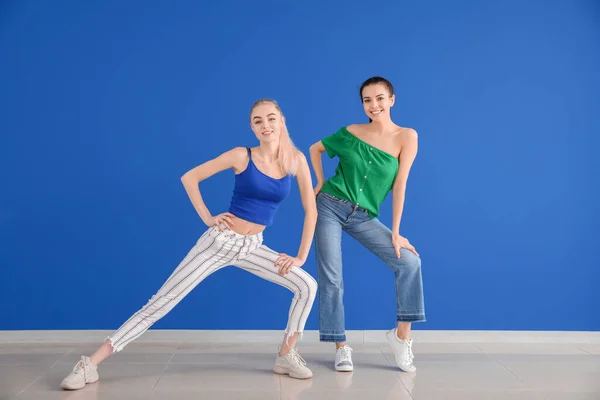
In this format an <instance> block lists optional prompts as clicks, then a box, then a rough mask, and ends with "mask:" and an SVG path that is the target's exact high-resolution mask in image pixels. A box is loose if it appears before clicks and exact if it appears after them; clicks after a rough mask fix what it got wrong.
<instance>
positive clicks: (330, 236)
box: [310, 77, 425, 372]
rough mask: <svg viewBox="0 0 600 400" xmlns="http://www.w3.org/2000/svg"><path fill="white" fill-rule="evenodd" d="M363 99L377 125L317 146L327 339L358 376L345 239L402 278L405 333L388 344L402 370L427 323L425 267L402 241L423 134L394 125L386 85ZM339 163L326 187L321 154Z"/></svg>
mask: <svg viewBox="0 0 600 400" xmlns="http://www.w3.org/2000/svg"><path fill="white" fill-rule="evenodd" d="M360 97H361V100H362V103H363V107H364V110H365V113H366V114H367V116H368V117H369V120H370V123H368V124H356V125H350V126H348V127H344V128H341V129H340V130H339V131H338V132H336V133H335V134H333V135H331V136H328V137H326V138H324V139H323V140H321V141H320V142H317V143H315V144H313V145H312V146H311V148H310V158H311V161H312V165H313V168H314V170H315V174H316V176H317V186H316V187H315V194H317V209H318V214H319V215H318V218H317V227H316V231H315V244H316V246H315V248H316V253H317V271H318V282H319V333H320V340H321V341H323V342H335V343H336V357H335V369H336V370H337V371H352V370H353V369H354V365H353V363H352V356H351V352H352V348H350V347H349V346H348V345H347V344H346V335H345V330H344V304H343V292H344V282H343V279H342V249H341V241H342V231H345V232H347V233H348V234H350V235H351V236H352V237H354V238H355V239H356V240H358V241H359V242H360V243H362V244H363V245H364V246H365V247H366V248H367V249H369V250H370V251H372V252H373V253H374V254H375V255H377V256H378V257H379V258H380V259H381V260H383V262H384V263H386V264H387V265H389V266H390V267H391V268H392V270H393V271H394V274H395V276H396V308H397V315H396V320H397V323H398V326H397V327H396V328H394V329H392V330H391V331H389V332H388V333H387V338H388V341H389V342H390V344H391V345H392V349H393V350H394V355H395V357H396V363H397V364H398V367H399V368H400V369H402V370H403V371H406V372H413V371H415V370H416V368H415V366H414V364H413V358H414V356H413V353H412V339H411V338H410V328H411V323H412V322H423V321H425V311H424V301H423V283H422V278H421V259H420V258H419V255H418V253H417V252H416V250H415V248H414V247H413V246H412V245H411V244H410V243H409V242H408V240H407V239H406V238H404V237H402V236H401V235H400V219H401V217H402V210H403V207H404V195H405V191H406V181H407V179H408V174H409V172H410V168H411V166H412V163H413V161H414V159H415V156H416V154H417V133H416V132H415V131H414V130H413V129H409V128H402V127H400V126H398V125H396V124H394V122H392V119H391V117H390V109H391V107H392V106H393V105H394V100H395V97H394V89H393V86H392V84H391V83H390V82H389V81H387V80H386V79H384V78H381V77H374V78H370V79H368V80H367V81H365V82H364V83H363V85H362V86H361V88H360ZM323 152H327V155H329V157H331V158H333V157H334V156H337V157H338V158H339V164H338V166H337V169H336V171H335V175H334V176H333V177H331V178H330V179H328V180H327V181H325V178H324V176H323V166H322V163H321V154H322V153H323ZM390 191H391V192H392V196H393V211H392V229H391V230H390V229H388V228H387V227H386V226H385V225H383V224H382V223H381V222H380V221H379V220H378V219H377V216H378V215H379V207H380V205H381V203H382V202H383V200H384V199H385V198H386V197H387V195H388V193H389V192H390Z"/></svg>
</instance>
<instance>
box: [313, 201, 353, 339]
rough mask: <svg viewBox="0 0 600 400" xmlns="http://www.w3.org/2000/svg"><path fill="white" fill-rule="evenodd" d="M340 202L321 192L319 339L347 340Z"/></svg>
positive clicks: (317, 247)
mask: <svg viewBox="0 0 600 400" xmlns="http://www.w3.org/2000/svg"><path fill="white" fill-rule="evenodd" d="M340 207H341V205H340V204H338V203H336V202H335V201H334V200H332V199H330V198H329V197H327V196H324V195H321V194H320V195H319V196H318V198H317V209H318V213H319V216H318V218H317V225H316V228H315V251H316V255H317V278H318V282H319V338H320V340H321V341H322V342H335V343H337V346H336V347H341V346H343V345H344V344H345V343H346V334H345V328H344V301H343V298H344V280H343V275H342V221H341V217H342V215H341V212H340V210H339V208H340Z"/></svg>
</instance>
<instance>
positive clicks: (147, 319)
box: [61, 231, 231, 389]
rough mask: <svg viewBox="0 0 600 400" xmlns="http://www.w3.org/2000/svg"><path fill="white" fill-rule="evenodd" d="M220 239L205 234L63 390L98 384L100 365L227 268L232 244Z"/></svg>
mask: <svg viewBox="0 0 600 400" xmlns="http://www.w3.org/2000/svg"><path fill="white" fill-rule="evenodd" d="M221 236H222V235H220V234H218V233H216V232H214V231H207V233H205V234H204V235H202V237H201V238H200V239H199V240H198V242H197V243H196V245H195V246H194V247H193V248H192V249H191V250H190V252H189V253H188V254H187V256H186V257H185V258H184V259H183V261H182V262H181V263H180V264H179V266H178V267H177V268H176V269H175V271H174V272H173V273H172V274H171V276H170V277H169V278H168V279H167V281H166V282H165V283H164V284H163V286H162V287H161V288H160V290H159V291H158V292H157V293H156V294H155V295H154V296H152V298H151V299H150V300H149V301H148V303H147V304H146V305H145V306H144V307H143V308H142V309H141V310H139V311H138V312H136V313H135V314H134V315H133V316H132V317H131V318H129V320H127V321H126V322H125V323H124V324H123V325H122V326H121V327H120V328H119V329H118V330H117V331H116V332H114V333H113V334H112V335H111V336H109V337H108V338H107V341H106V342H105V343H104V344H103V345H102V346H101V347H100V348H99V349H98V350H97V351H96V352H95V353H94V354H93V355H92V357H90V358H88V357H85V356H83V357H82V358H81V361H79V362H78V363H77V365H76V366H75V368H74V369H73V372H72V373H71V374H70V375H69V376H67V377H66V378H65V379H64V380H63V382H62V383H61V387H62V388H63V389H81V388H82V387H84V386H85V384H86V383H92V382H95V381H97V380H98V373H97V371H96V368H97V366H98V364H100V363H101V362H102V361H104V360H105V359H106V358H107V357H108V356H110V355H111V354H113V353H115V352H118V351H121V350H122V349H123V347H125V346H126V345H127V344H129V343H131V342H132V341H133V340H135V339H136V338H138V337H139V336H141V335H142V334H143V333H144V332H145V331H147V330H148V328H150V326H152V325H153V324H154V323H155V322H156V321H158V320H159V319H160V318H162V317H163V316H165V315H166V314H167V313H168V312H169V311H170V310H171V309H173V308H174V307H175V306H176V305H177V304H178V303H179V302H180V301H181V300H182V299H183V298H184V297H185V296H186V295H187V294H188V293H189V292H190V291H192V290H193V289H194V288H195V287H196V286H197V285H198V284H199V283H200V282H201V281H202V280H203V279H205V278H206V277H207V276H208V275H210V274H211V273H213V272H214V271H216V270H217V269H219V268H221V267H223V266H225V265H228V264H229V261H230V260H231V257H229V253H230V252H231V251H230V250H231V244H230V243H229V242H228V241H226V240H224V239H223V238H222V237H221Z"/></svg>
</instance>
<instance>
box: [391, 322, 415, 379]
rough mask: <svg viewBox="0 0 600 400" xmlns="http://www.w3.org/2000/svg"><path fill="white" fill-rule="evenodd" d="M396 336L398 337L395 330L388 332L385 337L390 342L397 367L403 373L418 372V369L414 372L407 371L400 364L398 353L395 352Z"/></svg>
mask: <svg viewBox="0 0 600 400" xmlns="http://www.w3.org/2000/svg"><path fill="white" fill-rule="evenodd" d="M394 336H396V332H395V331H394V330H393V329H392V330H391V331H387V332H386V333H385V337H386V338H387V340H388V342H389V343H390V346H391V347H392V352H393V353H394V360H396V366H397V367H398V368H400V371H402V372H408V373H410V372H415V371H416V370H417V369H416V368H415V369H413V370H408V371H407V370H405V369H404V368H402V367H401V366H400V363H399V362H398V356H397V355H396V352H395V351H394V341H395V340H396V338H395V337H394Z"/></svg>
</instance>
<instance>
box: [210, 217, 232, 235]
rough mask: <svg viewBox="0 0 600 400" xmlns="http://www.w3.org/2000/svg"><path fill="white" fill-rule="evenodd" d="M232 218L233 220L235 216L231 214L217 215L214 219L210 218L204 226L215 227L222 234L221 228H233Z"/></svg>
mask: <svg viewBox="0 0 600 400" xmlns="http://www.w3.org/2000/svg"><path fill="white" fill-rule="evenodd" d="M233 218H235V215H233V214H231V213H228V212H226V213H222V214H219V215H217V216H216V217H210V219H209V220H208V221H207V222H206V225H208V226H215V225H216V226H217V227H219V230H220V231H221V232H223V226H224V227H225V228H226V229H231V227H232V226H234V225H235V224H234V223H233Z"/></svg>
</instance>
